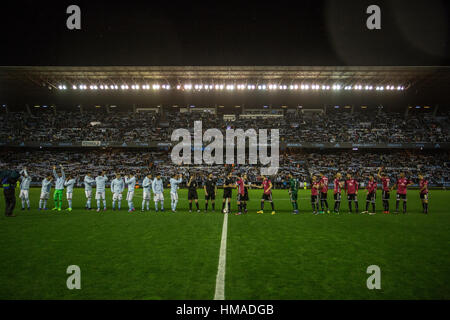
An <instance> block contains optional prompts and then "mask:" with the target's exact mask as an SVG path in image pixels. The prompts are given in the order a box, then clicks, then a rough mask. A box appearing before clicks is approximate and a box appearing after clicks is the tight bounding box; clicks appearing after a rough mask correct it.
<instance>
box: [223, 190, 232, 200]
mask: <svg viewBox="0 0 450 320" xmlns="http://www.w3.org/2000/svg"><path fill="white" fill-rule="evenodd" d="M231 194H232V190H231V189H223V198H224V199H226V198H231Z"/></svg>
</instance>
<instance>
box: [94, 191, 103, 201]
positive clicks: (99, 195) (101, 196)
mask: <svg viewBox="0 0 450 320" xmlns="http://www.w3.org/2000/svg"><path fill="white" fill-rule="evenodd" d="M95 200H105V191H103V192H96V193H95Z"/></svg>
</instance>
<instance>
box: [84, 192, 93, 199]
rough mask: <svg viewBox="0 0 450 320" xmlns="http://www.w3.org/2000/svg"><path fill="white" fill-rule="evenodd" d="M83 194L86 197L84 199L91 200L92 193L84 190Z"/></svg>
mask: <svg viewBox="0 0 450 320" xmlns="http://www.w3.org/2000/svg"><path fill="white" fill-rule="evenodd" d="M84 194H85V195H86V198H88V199H90V198H92V191H87V190H84Z"/></svg>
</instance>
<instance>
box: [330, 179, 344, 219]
mask: <svg viewBox="0 0 450 320" xmlns="http://www.w3.org/2000/svg"><path fill="white" fill-rule="evenodd" d="M341 178H342V175H341V174H340V173H339V172H338V173H336V178H335V179H334V181H333V184H334V189H333V193H334V212H335V213H339V209H340V207H341V188H342V186H343V185H344V182H343V181H341Z"/></svg>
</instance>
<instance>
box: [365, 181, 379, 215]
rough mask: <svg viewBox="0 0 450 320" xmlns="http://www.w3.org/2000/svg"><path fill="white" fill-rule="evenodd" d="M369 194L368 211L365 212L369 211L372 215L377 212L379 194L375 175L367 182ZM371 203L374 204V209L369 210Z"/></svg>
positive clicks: (367, 197) (367, 200) (367, 198)
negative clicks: (376, 200) (376, 205)
mask: <svg viewBox="0 0 450 320" xmlns="http://www.w3.org/2000/svg"><path fill="white" fill-rule="evenodd" d="M366 191H367V196H366V211H364V212H363V213H368V214H370V215H372V214H375V213H376V211H375V199H376V194H377V181H376V180H375V179H374V177H373V175H370V176H369V181H368V182H367V187H366ZM369 204H372V211H371V212H369Z"/></svg>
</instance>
